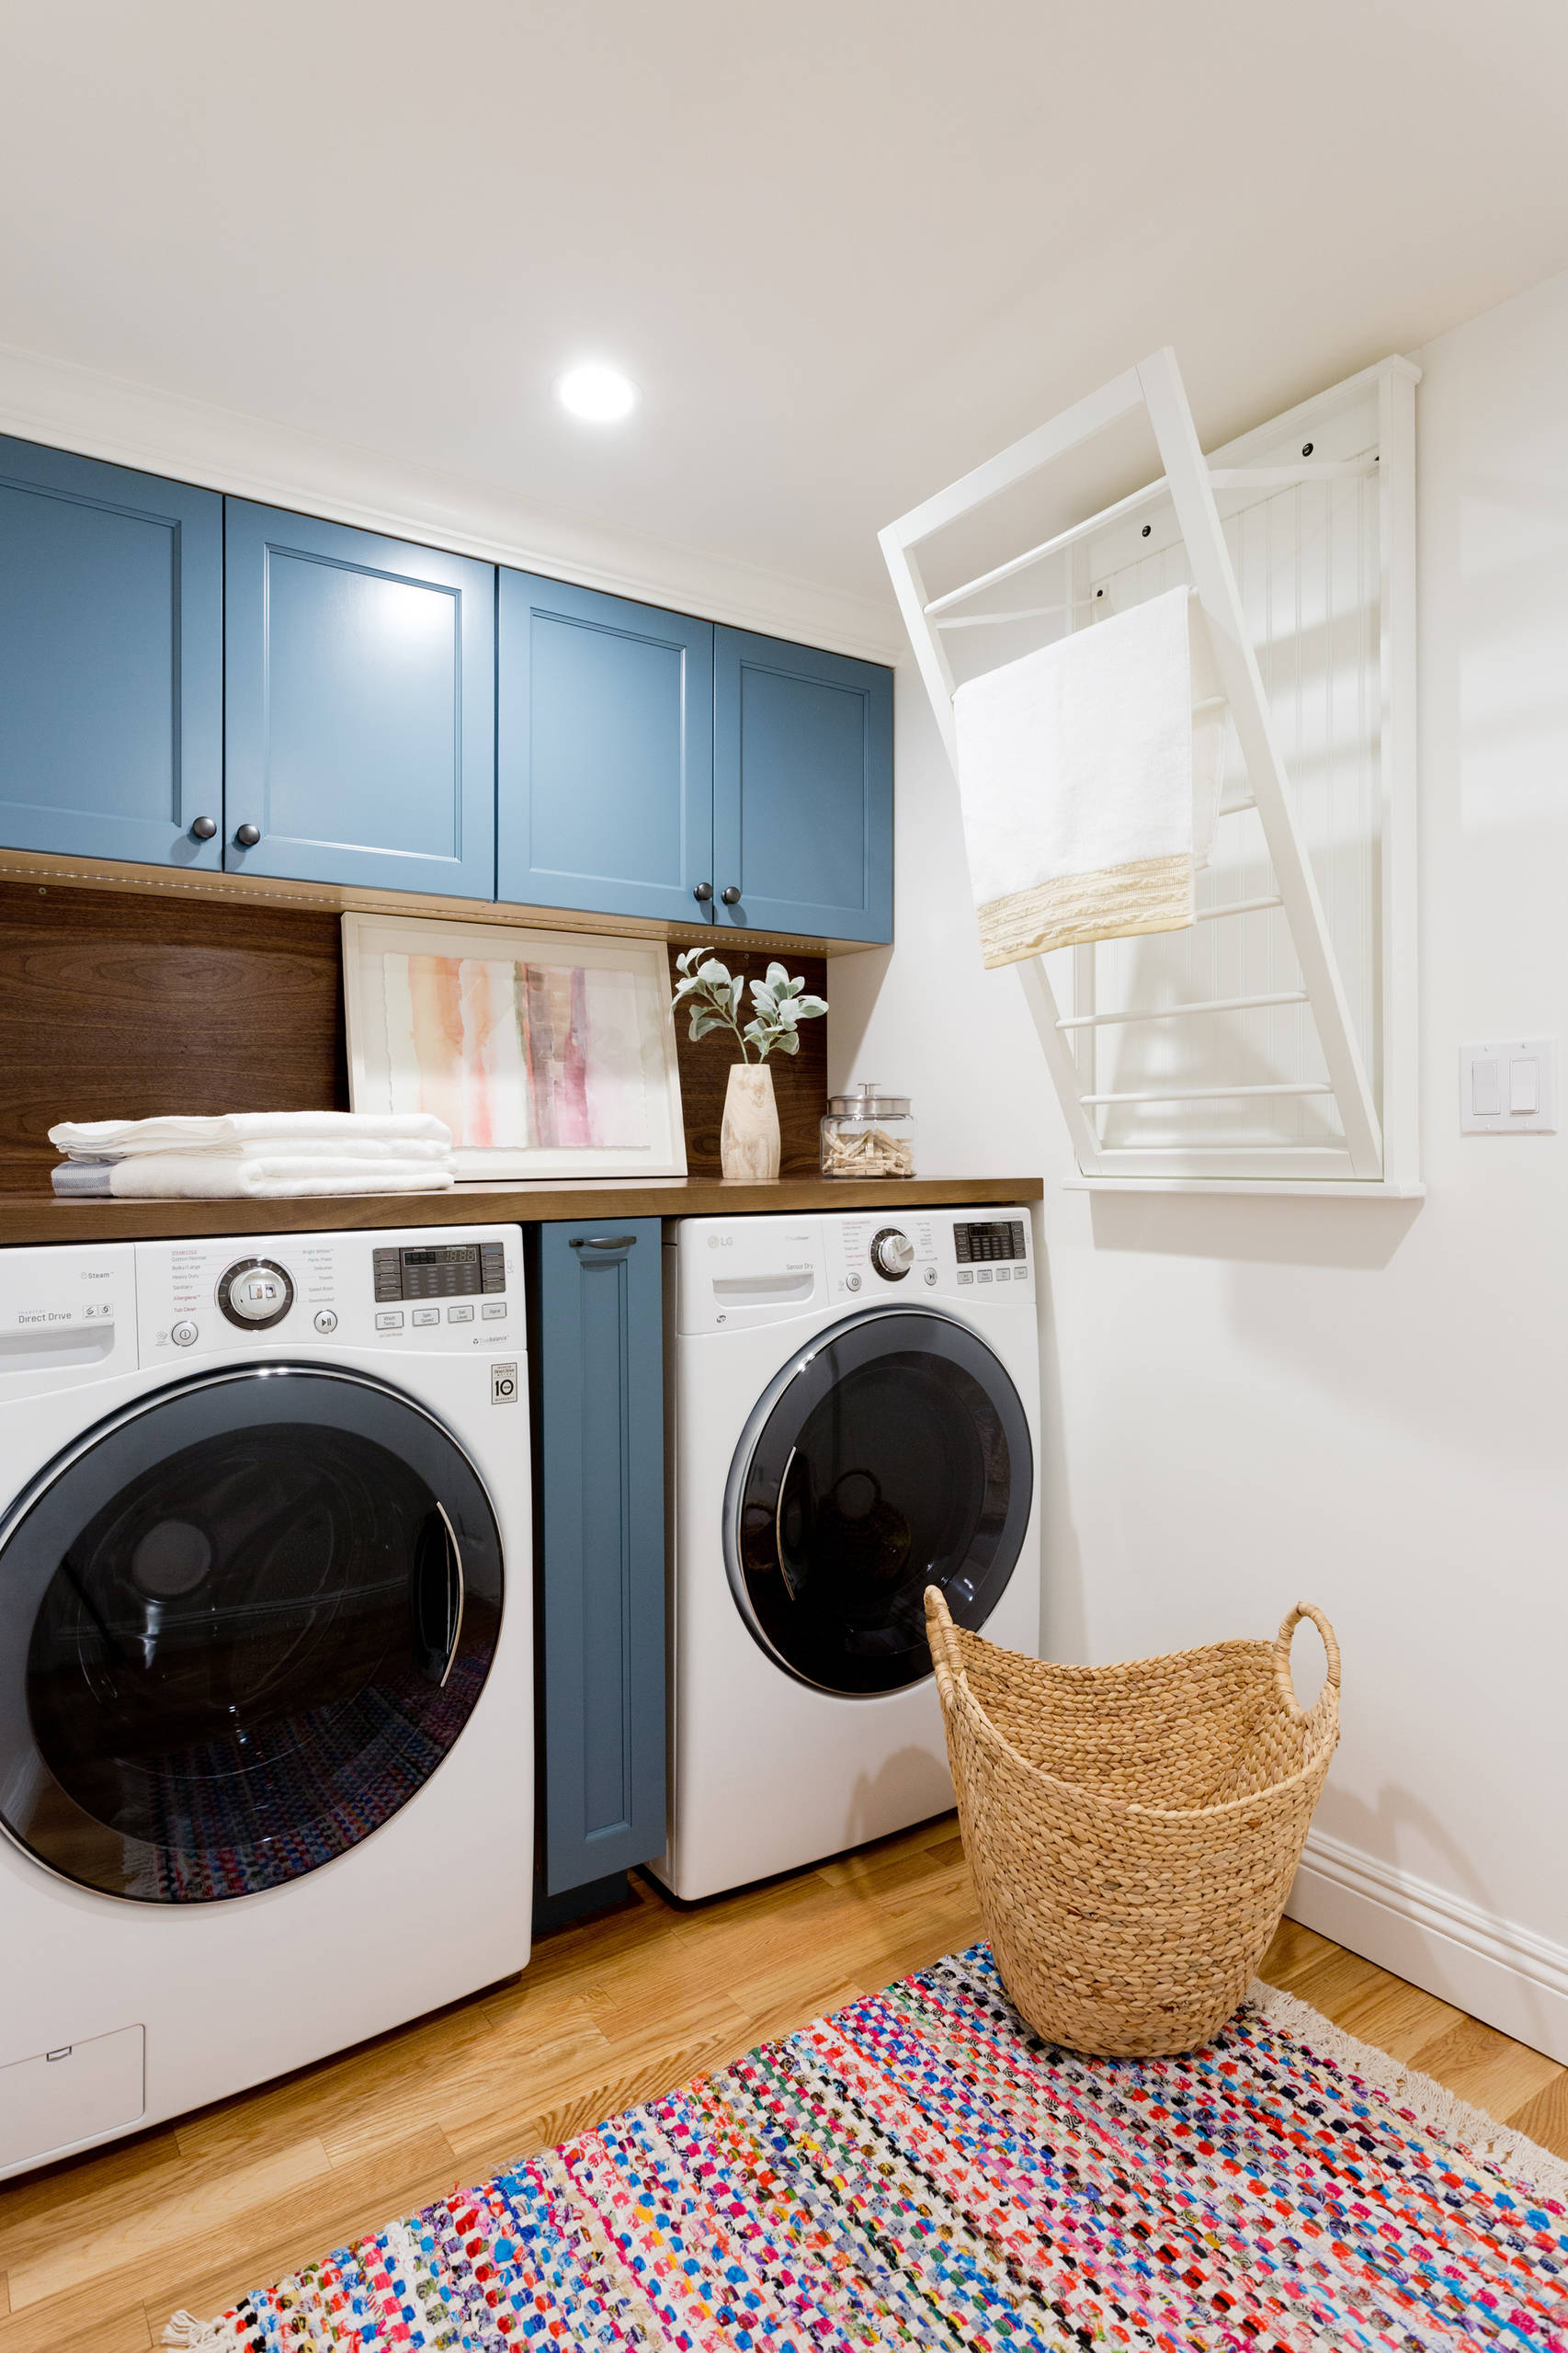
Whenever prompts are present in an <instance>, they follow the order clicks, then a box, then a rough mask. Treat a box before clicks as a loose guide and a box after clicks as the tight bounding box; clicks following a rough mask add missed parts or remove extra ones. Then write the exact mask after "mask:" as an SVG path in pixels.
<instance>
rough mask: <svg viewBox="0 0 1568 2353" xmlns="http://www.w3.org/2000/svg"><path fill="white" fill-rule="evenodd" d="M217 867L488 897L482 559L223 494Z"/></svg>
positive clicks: (491, 815)
mask: <svg viewBox="0 0 1568 2353" xmlns="http://www.w3.org/2000/svg"><path fill="white" fill-rule="evenodd" d="M224 585H225V596H226V608H225V624H224V636H225V642H226V646H227V668H226V686H227V696H228V701H227V711H226V724H225V736H226V742H227V755H228V765H227V788H228V790H227V828H226V832H227V839H226V845H225V851H224V859H225V863H226V864H227V865H228V866H229V867H230V868H231V870H238V871H240V872H243V873H248V874H276V875H286V876H289V877H290V878H291V879H293V880H295V881H303V882H349V883H361V884H369V885H371V886H372V887H376V888H380V889H383V890H392V891H423V892H443V893H445V894H447V895H448V896H450V897H455V898H464V899H489V898H493V897H494V892H495V703H494V663H495V570H494V565H493V564H488V563H476V562H474V561H473V559H472V558H471V557H469V556H460V555H448V554H446V553H444V552H443V551H441V550H439V549H437V548H423V547H416V546H415V545H414V544H413V543H412V542H411V541H409V540H389V539H382V538H381V537H379V536H378V535H377V534H376V533H375V532H373V531H359V530H354V529H349V527H348V526H347V525H346V524H342V523H326V522H323V521H321V520H319V519H318V518H316V517H312V516H307V515H290V514H287V513H285V512H284V511H283V510H282V509H281V508H278V507H275V506H251V505H249V504H247V503H246V501H244V499H238V498H231V499H230V500H229V501H228V502H227V513H226V516H225V520H224Z"/></svg>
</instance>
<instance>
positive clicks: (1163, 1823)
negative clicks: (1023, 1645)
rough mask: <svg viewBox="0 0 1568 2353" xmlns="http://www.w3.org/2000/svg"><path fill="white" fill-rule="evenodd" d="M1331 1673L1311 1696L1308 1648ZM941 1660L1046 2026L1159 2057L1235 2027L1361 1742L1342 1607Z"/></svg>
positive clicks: (963, 1818) (974, 1826)
mask: <svg viewBox="0 0 1568 2353" xmlns="http://www.w3.org/2000/svg"><path fill="white" fill-rule="evenodd" d="M1303 1618H1310V1619H1311V1620H1312V1623H1313V1625H1314V1626H1315V1627H1316V1628H1317V1630H1318V1631H1319V1633H1320V1634H1321V1635H1322V1636H1323V1641H1324V1650H1325V1651H1326V1652H1327V1654H1328V1679H1327V1681H1326V1682H1325V1683H1324V1687H1323V1689H1322V1690H1321V1691H1320V1692H1319V1694H1318V1696H1317V1699H1315V1700H1314V1702H1313V1704H1312V1707H1311V1708H1302V1707H1300V1706H1299V1705H1298V1704H1297V1700H1296V1694H1295V1690H1294V1688H1293V1686H1292V1684H1291V1681H1290V1642H1291V1637H1292V1635H1293V1634H1294V1633H1295V1631H1296V1628H1297V1626H1298V1624H1299V1623H1300V1621H1301V1620H1302V1619H1303ZM926 1633H927V1635H928V1637H929V1639H930V1643H931V1656H932V1660H933V1662H934V1663H935V1665H936V1669H937V1690H938V1691H939V1692H940V1694H941V1700H942V1718H943V1722H944V1723H945V1725H946V1728H947V1735H948V1760H949V1764H950V1765H951V1767H952V1770H953V1786H954V1788H955V1790H957V1792H958V1802H959V1820H960V1825H961V1827H962V1830H963V1843H964V1852H965V1853H966V1854H967V1856H968V1857H969V1862H970V1868H971V1870H972V1872H973V1874H974V1885H975V1893H976V1894H977V1896H978V1898H979V1901H980V1909H981V1914H982V1916H983V1919H984V1922H985V1927H986V1931H987V1933H988V1935H989V1937H990V1938H991V1948H992V1950H993V1951H994V1954H995V1956H996V1965H997V1967H998V1969H999V1970H1000V1971H1001V1972H1002V1980H1003V1983H1004V1984H1005V1985H1006V1988H1007V1991H1008V1994H1009V1995H1011V1997H1012V1999H1013V2002H1014V2004H1015V2005H1016V2006H1017V2008H1018V2009H1019V2010H1021V2011H1022V2013H1023V2015H1024V2017H1025V2018H1027V2019H1028V2022H1029V2024H1030V2026H1032V2027H1033V2028H1034V2029H1035V2031H1036V2032H1037V2033H1038V2034H1041V2035H1044V2036H1045V2037H1046V2039H1047V2040H1049V2041H1051V2042H1060V2043H1065V2044H1066V2045H1067V2047H1068V2048H1069V2049H1070V2050H1074V2051H1088V2052H1106V2053H1108V2054H1110V2055H1113V2056H1118V2057H1127V2058H1142V2057H1147V2056H1152V2055H1153V2054H1154V2053H1156V2052H1174V2051H1190V2050H1192V2049H1193V2048H1194V2046H1195V2045H1196V2044H1198V2043H1200V2042H1206V2041H1207V2040H1208V2039H1209V2037H1210V2035H1211V2034H1213V2032H1214V2031H1215V2029H1217V2028H1218V2027H1220V2026H1221V2025H1223V2023H1224V2021H1225V2020H1226V2018H1229V2017H1230V2016H1231V2015H1232V2013H1233V2010H1234V2009H1235V2008H1236V2006H1237V2005H1238V2003H1239V2002H1240V2001H1241V1999H1242V1996H1243V1995H1244V1993H1245V1992H1246V1989H1247V1986H1248V1984H1249V1983H1250V1982H1251V1979H1252V1977H1253V1974H1254V1972H1255V1971H1256V1967H1257V1964H1258V1962H1259V1961H1261V1960H1262V1958H1263V1955H1264V1953H1265V1952H1266V1951H1267V1947H1268V1943H1269V1940H1270V1938H1272V1937H1273V1934H1274V1931H1275V1929H1276V1928H1277V1927H1278V1925H1279V1919H1280V1915H1281V1914H1282V1912H1283V1911H1284V1908H1285V1898H1286V1896H1287V1895H1288V1894H1289V1893H1290V1881H1291V1880H1292V1879H1293V1878H1294V1877H1295V1874H1296V1866H1297V1864H1298V1863H1299V1862H1300V1860H1301V1847H1302V1846H1303V1844H1304V1842H1305V1839H1306V1836H1307V1826H1308V1824H1310V1823H1311V1821H1312V1809H1313V1807H1314V1806H1315V1805H1316V1804H1317V1802H1318V1798H1319V1796H1320V1794H1321V1792H1322V1790H1323V1785H1324V1779H1325V1777H1326V1775H1327V1772H1328V1768H1329V1760H1330V1758H1331V1757H1332V1756H1333V1755H1334V1751H1335V1746H1336V1745H1337V1743H1338V1740H1339V1645H1338V1643H1336V1642H1335V1638H1334V1629H1333V1627H1332V1626H1331V1625H1330V1624H1329V1622H1328V1620H1327V1619H1326V1618H1325V1617H1324V1614H1323V1612H1322V1611H1321V1610H1320V1609H1314V1608H1312V1605H1311V1604H1310V1603H1308V1602H1303V1603H1301V1604H1300V1605H1298V1607H1297V1608H1294V1609H1292V1610H1291V1612H1290V1616H1289V1617H1288V1618H1287V1619H1286V1620H1285V1622H1284V1624H1283V1625H1282V1626H1281V1627H1280V1629H1279V1634H1278V1640H1277V1641H1275V1642H1272V1643H1245V1642H1235V1643H1214V1644H1212V1645H1211V1646H1210V1648H1208V1649H1205V1650H1196V1651H1176V1652H1174V1653H1173V1654H1171V1655H1170V1656H1168V1657H1165V1658H1142V1659H1131V1660H1129V1661H1128V1662H1127V1663H1126V1664H1124V1665H1119V1666H1058V1665H1051V1663H1050V1662H1048V1661H1045V1660H1040V1659H1032V1658H1024V1657H1021V1656H1020V1655H1019V1654H1017V1652H1015V1651H1005V1650H1001V1649H998V1647H997V1645H996V1644H995V1643H988V1642H986V1641H985V1640H984V1639H983V1637H982V1636H981V1635H979V1634H971V1633H969V1632H967V1631H965V1630H964V1629H963V1628H962V1627H960V1626H955V1625H954V1623H953V1621H952V1619H951V1617H950V1616H949V1611H948V1607H947V1604H946V1602H945V1601H944V1600H943V1599H942V1597H941V1595H940V1593H939V1592H938V1591H937V1588H936V1586H928V1587H927V1588H926Z"/></svg>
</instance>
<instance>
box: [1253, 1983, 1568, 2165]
mask: <svg viewBox="0 0 1568 2353" xmlns="http://www.w3.org/2000/svg"><path fill="white" fill-rule="evenodd" d="M1247 2000H1248V2002H1249V2003H1250V2004H1251V2005H1252V2006H1253V2007H1254V2008H1255V2009H1258V2010H1261V2011H1262V2012H1263V2013H1264V2016H1265V2017H1266V2018H1272V2019H1273V2021H1274V2023H1275V2025H1276V2026H1278V2027H1282V2028H1283V2029H1284V2030H1285V2032H1286V2033H1287V2034H1291V2035H1294V2036H1295V2037H1296V2039H1297V2040H1298V2041H1301V2042H1305V2043H1310V2044H1311V2046H1312V2049H1313V2050H1314V2051H1315V2052H1318V2053H1319V2055H1320V2056H1321V2057H1322V2058H1324V2059H1333V2060H1335V2061H1336V2062H1337V2063H1339V2065H1341V2066H1343V2067H1346V2068H1347V2069H1348V2070H1349V2071H1350V2072H1351V2073H1352V2074H1353V2075H1359V2076H1360V2078H1361V2081H1362V2082H1363V2083H1364V2084H1367V2085H1369V2086H1371V2088H1372V2089H1373V2090H1374V2091H1381V2092H1386V2093H1387V2094H1388V2096H1389V2098H1390V2100H1391V2101H1392V2104H1393V2106H1394V2107H1395V2108H1407V2109H1410V2111H1411V2113H1412V2114H1413V2115H1414V2116H1415V2117H1417V2118H1418V2119H1419V2120H1420V2121H1421V2123H1422V2124H1424V2125H1426V2126H1427V2127H1428V2128H1429V2129H1430V2130H1431V2131H1435V2132H1440V2133H1441V2134H1442V2136H1443V2138H1444V2139H1445V2140H1447V2141H1458V2142H1462V2143H1463V2144H1464V2146H1465V2147H1466V2148H1467V2149H1469V2150H1470V2151H1471V2153H1472V2154H1474V2155H1475V2156H1478V2157H1483V2158H1484V2159H1485V2160H1486V2162H1487V2163H1488V2164H1489V2165H1495V2166H1496V2167H1497V2168H1498V2170H1499V2171H1500V2172H1503V2173H1508V2174H1513V2175H1515V2176H1517V2177H1518V2178H1519V2179H1521V2180H1523V2181H1527V2182H1528V2183H1529V2184H1530V2186H1531V2187H1532V2188H1535V2189H1538V2190H1540V2194H1541V2196H1542V2197H1543V2198H1551V2199H1560V2200H1562V2201H1563V2202H1564V2203H1568V2158H1563V2157H1559V2156H1555V2155H1554V2154H1552V2152H1551V2150H1550V2149H1543V2148H1541V2147H1540V2144H1539V2143H1537V2142H1535V2141H1532V2140H1530V2138H1529V2137H1528V2134H1527V2133H1524V2132H1517V2131H1515V2130H1514V2127H1513V2126H1512V2125H1511V2124H1502V2123H1499V2121H1498V2120H1497V2118H1496V2117H1494V2116H1489V2115H1488V2114H1487V2111H1486V2110H1485V2109H1483V2108H1474V2107H1472V2106H1471V2103H1470V2102H1469V2100H1464V2099H1460V2096H1459V2094H1458V2093H1457V2092H1451V2091H1449V2088H1448V2086H1447V2085H1446V2084H1439V2083H1438V2082H1437V2080H1436V2079H1435V2077H1433V2076H1431V2075H1422V2074H1420V2072H1419V2071H1418V2070H1417V2069H1416V2068H1415V2067H1407V2066H1406V2065H1405V2064H1404V2063H1403V2060H1401V2059H1396V2058H1394V2057H1393V2055H1392V2052H1387V2051H1380V2050H1379V2049H1378V2048H1377V2045H1376V2044H1375V2043H1371V2042H1361V2041H1358V2039H1357V2038H1356V2036H1355V2035H1353V2034H1346V2032H1345V2029H1343V2027H1337V2026H1335V2023H1334V2020H1333V2019H1332V2018H1324V2014H1323V2012H1322V2011H1321V2010H1314V2009H1313V2007H1312V2004H1311V2003H1310V2002H1303V2001H1301V1999H1300V1997H1299V1996H1298V1995H1295V1994H1287V1993H1286V1992H1285V1990H1284V1988H1283V1987H1282V1986H1278V1985H1266V1984H1264V1982H1263V1980H1262V1978H1261V1977H1255V1978H1254V1980H1253V1982H1252V1984H1251V1985H1250V1986H1249V1987H1248V1989H1247Z"/></svg>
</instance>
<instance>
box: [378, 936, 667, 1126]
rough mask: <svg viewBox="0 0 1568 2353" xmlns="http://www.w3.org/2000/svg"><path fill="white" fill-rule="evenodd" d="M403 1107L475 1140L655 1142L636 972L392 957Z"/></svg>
mask: <svg viewBox="0 0 1568 2353" xmlns="http://www.w3.org/2000/svg"><path fill="white" fill-rule="evenodd" d="M381 972H382V984H383V987H384V991H385V1006H386V1028H387V1044H388V1049H389V1057H390V1062H391V1071H392V1104H391V1107H390V1108H392V1109H393V1110H394V1111H433V1112H434V1113H435V1114H436V1115H437V1118H438V1119H442V1120H446V1122H447V1124H448V1126H449V1128H450V1129H451V1131H452V1141H453V1142H454V1144H456V1145H457V1146H459V1147H460V1148H461V1147H464V1146H469V1147H473V1146H486V1145H488V1146H492V1147H494V1146H496V1145H503V1146H506V1145H510V1146H513V1147H517V1148H522V1149H525V1150H528V1149H531V1150H541V1149H549V1148H553V1149H558V1150H559V1149H567V1150H570V1149H572V1148H574V1147H575V1148H578V1149H583V1150H591V1149H593V1148H595V1147H606V1146H609V1147H613V1146H624V1147H631V1148H637V1147H640V1146H645V1145H647V1144H648V1143H649V1142H651V1140H652V1139H651V1129H650V1120H649V1107H648V1097H647V1084H646V1080H645V1077H644V1073H643V1059H642V1040H641V1036H640V1029H639V1014H638V983H637V978H636V975H635V974H634V973H633V972H627V971H617V970H615V969H614V968H612V967H596V966H594V965H585V964H547V963H542V962H541V963H532V962H528V963H524V962H519V961H516V960H514V959H511V958H490V957H480V956H430V955H397V954H388V955H386V956H384V957H383V958H382V959H381Z"/></svg>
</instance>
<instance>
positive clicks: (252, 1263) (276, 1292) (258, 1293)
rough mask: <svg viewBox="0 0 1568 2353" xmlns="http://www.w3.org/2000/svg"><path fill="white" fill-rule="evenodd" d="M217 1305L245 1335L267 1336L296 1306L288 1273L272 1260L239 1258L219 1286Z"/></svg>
mask: <svg viewBox="0 0 1568 2353" xmlns="http://www.w3.org/2000/svg"><path fill="white" fill-rule="evenodd" d="M218 1304H219V1306H220V1307H221V1308H222V1311H223V1313H224V1314H225V1315H226V1316H227V1317H228V1319H229V1321H230V1323H231V1324H238V1325H239V1326H240V1328H241V1330H242V1331H250V1332H264V1331H265V1330H266V1329H267V1325H268V1324H280V1323H281V1322H282V1320H283V1318H284V1316H285V1315H287V1314H288V1313H289V1310H290V1307H292V1305H293V1304H294V1286H293V1283H292V1282H291V1280H290V1277H289V1273H288V1269H287V1268H286V1267H280V1266H278V1263H277V1261H276V1260H275V1259H272V1258H240V1259H237V1260H236V1261H235V1263H234V1264H233V1266H232V1267H229V1268H228V1269H227V1271H226V1272H225V1274H224V1275H223V1277H222V1280H221V1281H220V1283H219V1285H218Z"/></svg>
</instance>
